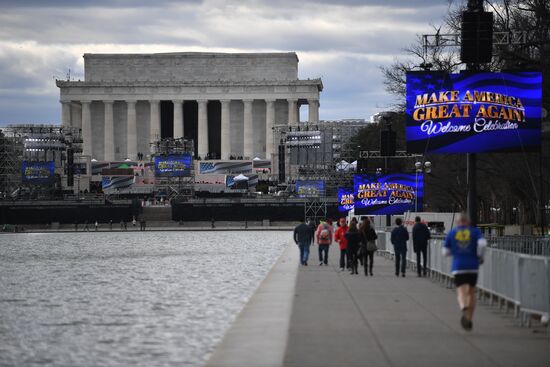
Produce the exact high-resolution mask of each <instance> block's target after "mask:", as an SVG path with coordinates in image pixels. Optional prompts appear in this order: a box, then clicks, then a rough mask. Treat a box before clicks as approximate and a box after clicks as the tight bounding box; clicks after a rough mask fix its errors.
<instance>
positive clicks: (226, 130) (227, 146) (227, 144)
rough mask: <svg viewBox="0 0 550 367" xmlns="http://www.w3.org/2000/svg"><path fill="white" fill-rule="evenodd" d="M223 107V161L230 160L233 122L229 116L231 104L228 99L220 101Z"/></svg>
mask: <svg viewBox="0 0 550 367" xmlns="http://www.w3.org/2000/svg"><path fill="white" fill-rule="evenodd" d="M220 103H221V105H222V113H221V153H222V154H221V156H222V159H229V156H230V155H231V127H230V124H231V121H230V115H229V104H230V103H231V101H230V100H228V99H223V100H221V101H220Z"/></svg>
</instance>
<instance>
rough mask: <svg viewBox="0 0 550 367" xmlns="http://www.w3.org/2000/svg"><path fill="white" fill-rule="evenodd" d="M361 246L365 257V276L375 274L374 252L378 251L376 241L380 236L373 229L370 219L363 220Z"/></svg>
mask: <svg viewBox="0 0 550 367" xmlns="http://www.w3.org/2000/svg"><path fill="white" fill-rule="evenodd" d="M360 233H361V246H362V247H363V249H362V251H361V252H362V255H363V265H364V267H365V276H367V275H369V274H370V275H371V276H373V275H374V274H373V273H372V267H373V263H374V252H375V251H376V250H378V248H377V247H376V240H377V239H378V235H377V234H376V231H375V230H374V228H373V227H372V224H371V222H370V220H369V219H368V218H365V219H363V222H362V224H361V230H360Z"/></svg>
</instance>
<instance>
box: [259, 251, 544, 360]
mask: <svg viewBox="0 0 550 367" xmlns="http://www.w3.org/2000/svg"><path fill="white" fill-rule="evenodd" d="M331 248H332V249H331V253H330V256H331V257H332V259H331V260H330V261H329V262H330V264H329V266H322V267H320V266H319V265H318V262H317V261H316V260H317V247H316V246H315V247H312V255H313V256H312V257H311V259H310V260H311V261H310V266H308V267H302V268H300V271H299V273H298V278H297V282H296V288H295V298H294V307H293V313H292V317H291V323H290V329H289V335H288V341H287V349H286V356H285V359H284V365H285V366H292V367H294V366H295V367H307V366H315V367H319V366H331V367H336V366H369V367H376V366H406V367H411V366H427V367H429V366H437V367H443V366H444V367H450V366H460V367H466V366H476V367H481V366H522V367H523V366H550V334H549V332H548V329H546V330H535V329H528V328H520V327H518V326H516V323H517V321H516V319H515V318H513V316H512V315H506V314H505V313H503V312H502V311H499V310H498V309H497V308H492V307H490V306H486V305H480V307H478V309H477V311H476V315H475V320H474V330H473V332H471V333H467V332H464V331H463V330H462V329H461V328H460V326H459V322H458V321H459V317H460V314H459V312H458V307H457V304H456V298H455V293H454V290H450V289H447V288H445V287H444V286H443V285H441V284H440V283H437V282H435V281H434V280H431V279H429V278H418V277H417V276H416V274H415V273H413V272H409V273H408V274H407V277H406V278H396V276H395V275H394V263H393V262H392V261H388V260H385V259H383V258H382V257H378V256H375V258H374V261H375V267H374V277H365V275H363V274H359V275H351V274H349V272H342V273H340V272H339V271H338V268H337V260H338V258H337V256H338V255H339V254H338V253H337V249H336V246H331ZM361 270H362V269H361ZM360 273H361V272H360ZM258 353H261V351H258Z"/></svg>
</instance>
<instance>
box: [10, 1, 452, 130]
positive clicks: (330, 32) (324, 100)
mask: <svg viewBox="0 0 550 367" xmlns="http://www.w3.org/2000/svg"><path fill="white" fill-rule="evenodd" d="M448 7H449V1H448V0H363V1H360V0H249V1H248V0H239V1H223V0H204V1H199V0H196V1H194V0H186V1H164V0H149V1H146V0H112V1H107V0H58V1H49V0H0V125H5V124H8V123H24V122H28V123H59V121H60V106H59V90H58V89H57V87H56V86H55V80H54V79H55V78H58V79H64V78H65V77H66V74H67V72H68V70H69V69H70V70H71V75H72V76H73V77H74V78H75V79H79V78H83V77H82V75H83V60H82V54H84V53H87V52H90V53H93V52H97V53H101V52H104V53H115V52H123V53H133V52H173V51H220V52H258V51H296V52H297V53H298V57H299V59H300V63H299V76H300V78H316V77H321V78H322V79H323V84H324V91H323V92H322V94H321V111H320V118H321V119H340V118H369V117H370V116H371V115H372V114H374V113H376V112H378V111H381V110H384V109H385V108H387V107H388V106H389V105H391V103H392V100H391V97H390V96H388V95H387V94H386V93H385V91H384V87H383V84H382V77H381V73H380V70H379V67H380V66H381V65H386V64H388V63H391V62H392V60H394V58H396V57H398V56H399V55H400V54H401V50H402V49H403V47H406V46H407V45H409V44H411V43H412V42H414V40H415V38H416V35H417V34H422V33H426V32H431V25H432V24H439V23H440V22H441V20H442V18H443V16H444V15H445V13H446V12H447V9H448Z"/></svg>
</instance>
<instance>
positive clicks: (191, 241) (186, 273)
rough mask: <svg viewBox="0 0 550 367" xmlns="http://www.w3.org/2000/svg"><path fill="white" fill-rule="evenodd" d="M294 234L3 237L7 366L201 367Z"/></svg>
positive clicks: (1, 292) (1, 356)
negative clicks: (175, 366)
mask: <svg viewBox="0 0 550 367" xmlns="http://www.w3.org/2000/svg"><path fill="white" fill-rule="evenodd" d="M289 237H290V236H289V234H288V233H286V232H254V231H250V232H248V231H246V232H199V233H191V232H145V233H128V232H112V233H101V232H100V233H94V234H92V235H90V234H88V233H86V234H82V233H70V234H55V233H51V234H41V235H37V234H18V235H10V236H0V366H4V365H7V366H11V365H16V366H17V365H22V366H23V365H43V366H127V365H133V366H165V365H183V366H199V365H201V364H203V362H204V361H205V359H206V357H207V355H208V353H210V352H211V351H212V350H213V348H214V346H215V344H216V343H217V342H218V341H219V340H220V339H221V337H222V336H223V334H224V332H225V331H226V330H227V328H228V327H229V325H230V324H231V322H232V321H233V320H234V318H235V317H236V315H237V314H238V312H239V311H240V310H241V309H242V307H243V306H244V304H245V303H246V302H247V300H248V299H249V298H250V296H251V294H252V293H253V292H254V290H255V289H256V287H257V286H258V284H259V282H260V281H261V280H262V279H263V278H264V277H265V275H266V274H267V272H268V271H269V269H270V268H271V266H272V264H273V263H274V262H275V260H276V259H277V258H278V256H279V255H280V254H281V252H282V249H283V247H284V245H285V244H286V243H287V242H288V239H289ZM260 239H261V240H260Z"/></svg>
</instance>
